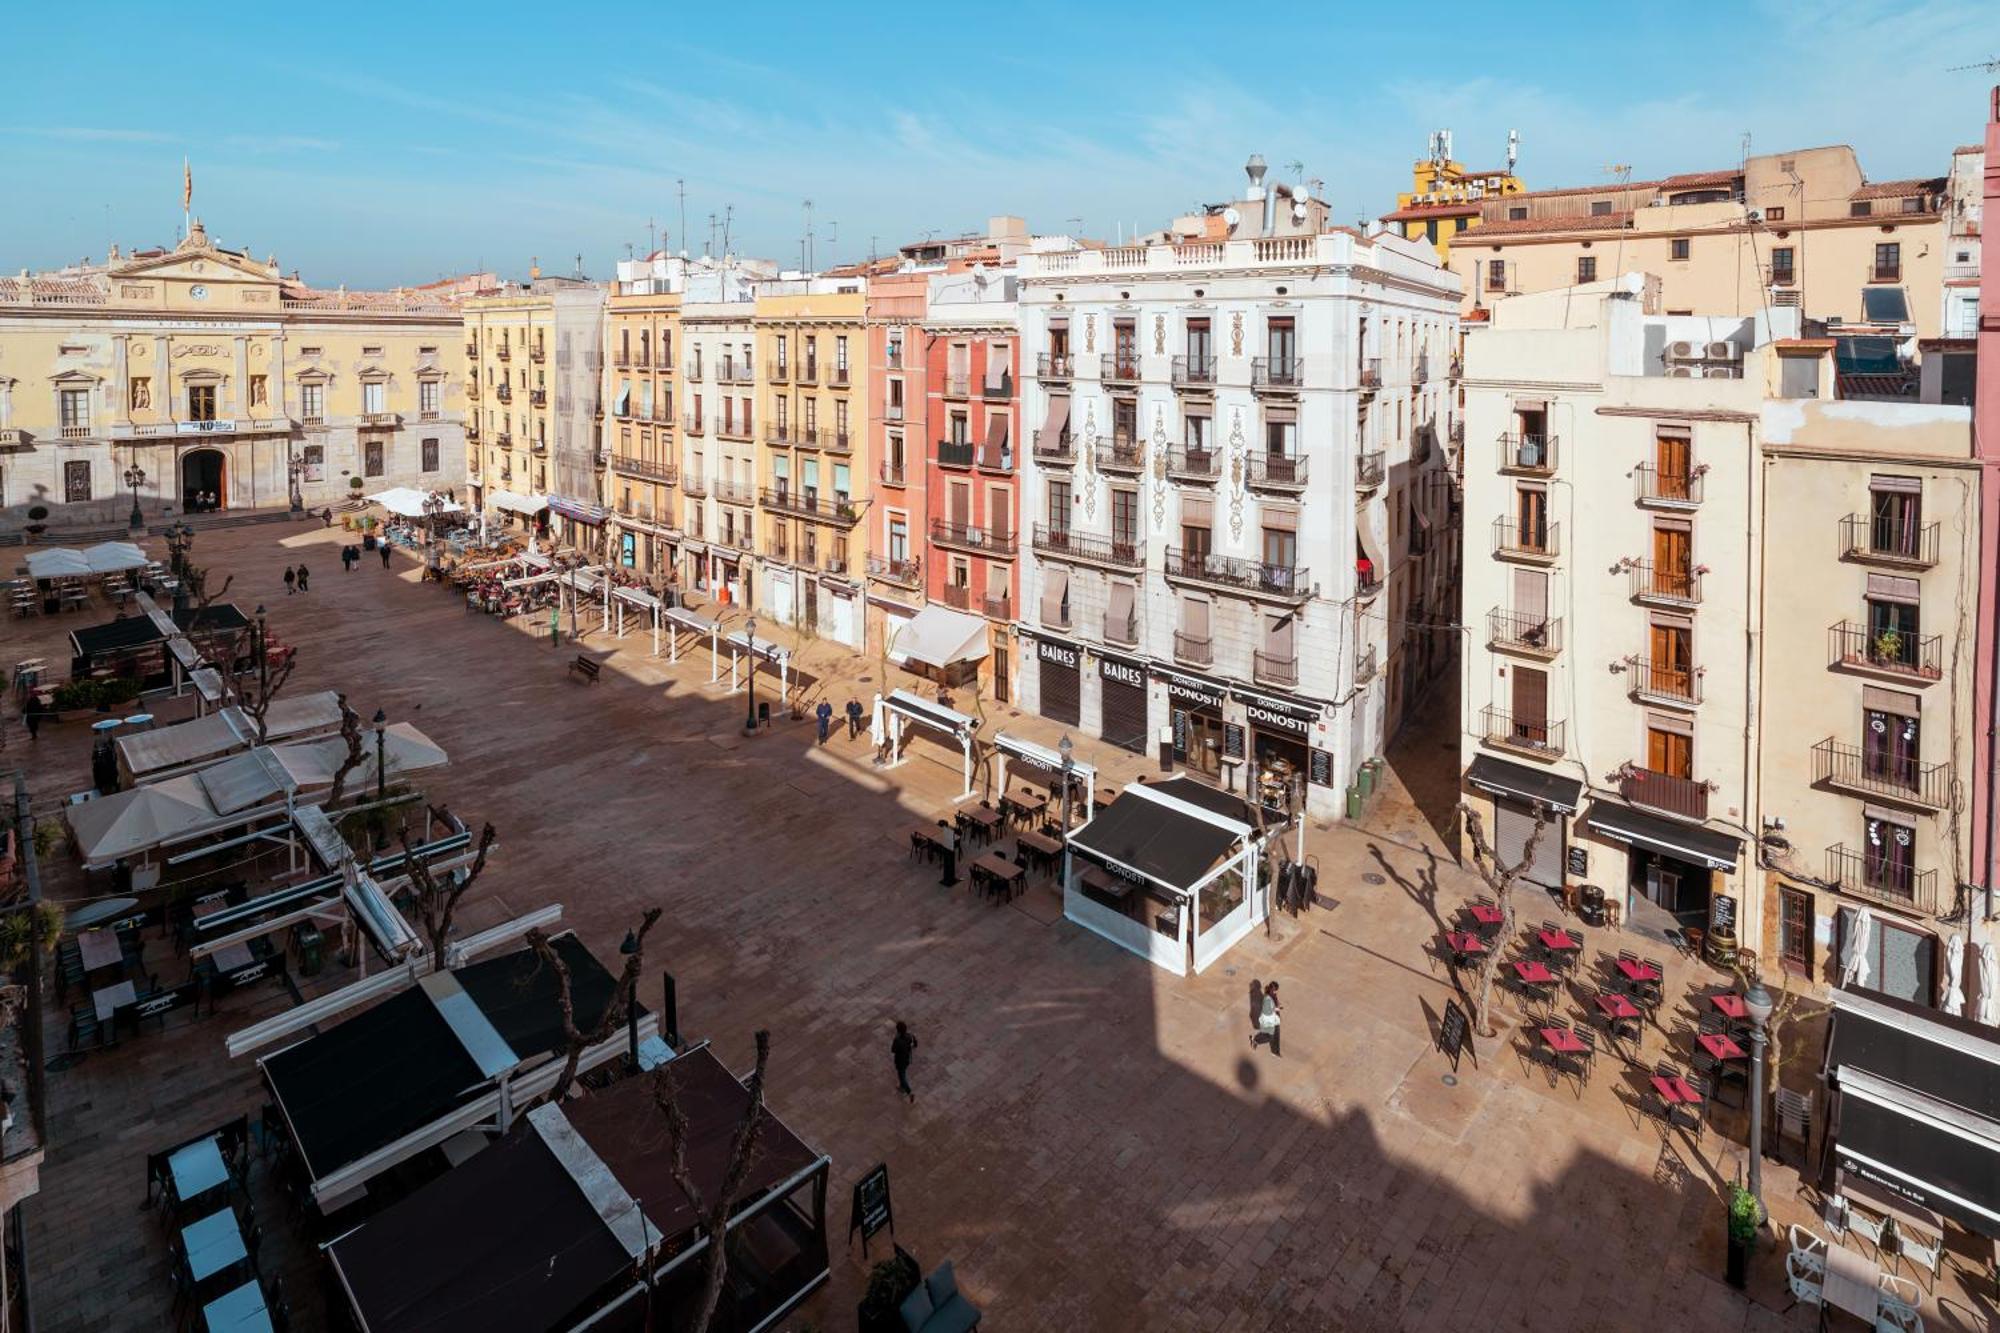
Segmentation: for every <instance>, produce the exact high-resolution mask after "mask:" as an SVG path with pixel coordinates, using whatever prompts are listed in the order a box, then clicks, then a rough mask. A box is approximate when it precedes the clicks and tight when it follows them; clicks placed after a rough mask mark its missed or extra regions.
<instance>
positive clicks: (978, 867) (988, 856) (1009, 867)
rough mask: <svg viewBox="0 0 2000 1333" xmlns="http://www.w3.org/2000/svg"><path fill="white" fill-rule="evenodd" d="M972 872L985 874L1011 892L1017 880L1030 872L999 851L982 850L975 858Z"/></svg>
mask: <svg viewBox="0 0 2000 1333" xmlns="http://www.w3.org/2000/svg"><path fill="white" fill-rule="evenodd" d="M972 873H973V874H974V875H983V876H985V877H986V878H987V879H989V880H992V881H993V882H995V883H997V884H999V885H1000V886H1002V887H1004V888H1006V889H1007V890H1008V891H1009V893H1010V894H1011V893H1012V891H1013V886H1014V884H1015V882H1016V881H1018V880H1020V879H1021V878H1022V877H1023V876H1024V875H1026V874H1027V873H1028V872H1027V871H1025V870H1023V869H1022V868H1021V867H1020V866H1017V865H1015V864H1014V863H1013V862H1012V861H1010V860H1008V859H1007V858H1006V857H1005V856H1003V855H1001V854H1000V853H999V852H998V851H991V852H982V853H980V854H979V856H977V857H975V858H974V859H973V862H972Z"/></svg>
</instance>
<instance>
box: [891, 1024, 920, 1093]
mask: <svg viewBox="0 0 2000 1333" xmlns="http://www.w3.org/2000/svg"><path fill="white" fill-rule="evenodd" d="M916 1053H917V1034H916V1033H914V1032H912V1031H910V1025H909V1024H908V1023H905V1022H904V1021H903V1020H902V1019H900V1018H899V1019H897V1020H896V1039H895V1040H894V1041H892V1042H890V1043H889V1058H890V1059H891V1060H894V1061H895V1062H896V1091H898V1092H900V1093H902V1094H903V1100H905V1101H910V1102H914V1101H915V1100H916V1099H917V1094H916V1093H915V1092H912V1091H911V1090H910V1057H911V1056H913V1055H915V1054H916Z"/></svg>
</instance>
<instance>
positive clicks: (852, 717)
mask: <svg viewBox="0 0 2000 1333" xmlns="http://www.w3.org/2000/svg"><path fill="white" fill-rule="evenodd" d="M860 734H861V701H860V700H859V699H856V698H854V697H853V696H852V695H849V696H848V699H847V739H849V740H853V739H854V738H855V737H856V736H859V735H860Z"/></svg>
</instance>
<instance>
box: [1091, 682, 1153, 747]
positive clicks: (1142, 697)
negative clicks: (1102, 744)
mask: <svg viewBox="0 0 2000 1333" xmlns="http://www.w3.org/2000/svg"><path fill="white" fill-rule="evenodd" d="M1099 684H1100V685H1101V686H1102V687H1103V691H1104V693H1103V704H1102V710H1101V711H1102V713H1103V718H1102V722H1101V725H1100V727H1099V728H1098V731H1099V734H1100V735H1101V736H1103V738H1104V739H1105V740H1107V741H1109V742H1111V743H1112V744H1113V745H1116V746H1117V747H1118V748H1119V749H1121V750H1130V751H1132V752H1133V753H1134V754H1144V753H1146V690H1145V687H1144V686H1140V685H1128V684H1126V683H1125V682H1124V681H1120V680H1113V679H1111V678H1110V677H1109V676H1106V677H1104V678H1103V679H1102V680H1101V681H1099Z"/></svg>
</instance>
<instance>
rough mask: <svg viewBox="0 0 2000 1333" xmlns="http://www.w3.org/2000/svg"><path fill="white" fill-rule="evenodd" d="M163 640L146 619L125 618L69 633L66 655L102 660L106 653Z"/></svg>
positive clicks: (157, 628) (122, 650)
mask: <svg viewBox="0 0 2000 1333" xmlns="http://www.w3.org/2000/svg"><path fill="white" fill-rule="evenodd" d="M166 637H167V636H166V635H164V634H162V633H160V630H159V626H157V625H155V624H154V623H153V622H152V621H150V620H148V619H147V618H146V617H144V616H126V617H124V618H123V619H121V620H112V621H107V622H106V623H104V624H102V625H90V626H87V627H86V628H84V629H80V630H73V631H71V633H70V636H69V646H70V656H72V657H82V658H93V657H102V656H104V655H105V654H106V653H117V652H126V651H129V650H131V649H134V648H144V647H145V646H146V645H147V644H150V643H158V642H159V641H160V640H161V639H164V638H166Z"/></svg>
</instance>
